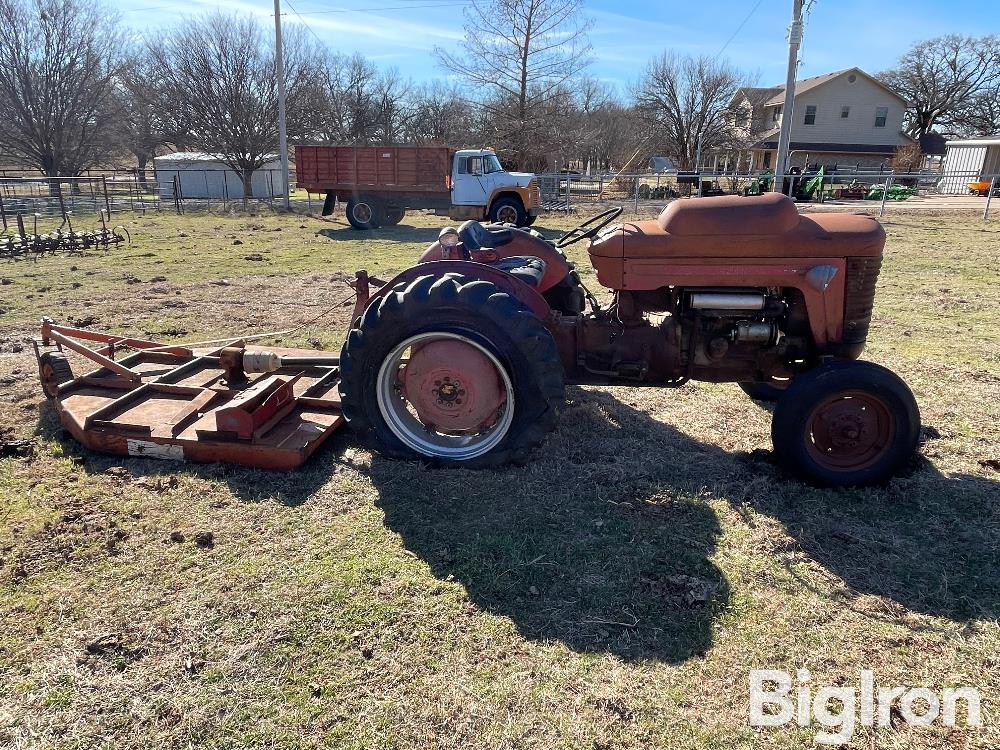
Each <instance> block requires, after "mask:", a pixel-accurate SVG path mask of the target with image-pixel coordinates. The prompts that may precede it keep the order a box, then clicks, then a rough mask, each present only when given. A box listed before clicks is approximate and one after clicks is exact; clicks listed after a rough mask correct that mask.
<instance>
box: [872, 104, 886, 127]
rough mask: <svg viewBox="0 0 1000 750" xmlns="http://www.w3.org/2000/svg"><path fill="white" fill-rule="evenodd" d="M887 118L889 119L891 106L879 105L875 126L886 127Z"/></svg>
mask: <svg viewBox="0 0 1000 750" xmlns="http://www.w3.org/2000/svg"><path fill="white" fill-rule="evenodd" d="M887 119H889V108H888V107H879V108H878V109H876V110H875V127H876V128H884V127H885V121H886V120H887Z"/></svg>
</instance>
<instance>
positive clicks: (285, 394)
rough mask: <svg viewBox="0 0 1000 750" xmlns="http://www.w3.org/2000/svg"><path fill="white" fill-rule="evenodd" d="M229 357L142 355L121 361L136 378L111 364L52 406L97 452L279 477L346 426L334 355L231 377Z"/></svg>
mask: <svg viewBox="0 0 1000 750" xmlns="http://www.w3.org/2000/svg"><path fill="white" fill-rule="evenodd" d="M246 351H247V352H248V353H249V352H254V351H263V350H262V349H254V348H252V347H247V348H246ZM268 351H271V352H274V353H275V354H278V355H281V356H288V357H299V358H301V359H310V358H311V359H314V360H316V359H320V358H321V357H322V356H323V354H324V353H323V352H316V351H302V350H295V349H276V348H270V349H269V350H268ZM222 354H223V352H221V351H219V350H214V351H213V350H203V349H193V350H190V352H189V353H167V352H164V351H138V352H136V353H134V354H132V355H130V356H128V357H124V358H122V359H120V360H118V361H117V364H119V365H121V366H123V367H125V368H128V370H130V371H131V372H133V373H135V374H136V375H137V376H138V377H127V376H123V375H122V374H119V373H117V372H114V371H112V370H110V369H109V368H107V367H104V368H101V369H99V370H96V371H94V372H92V373H90V374H88V375H84V376H82V377H77V378H74V379H73V380H70V381H69V382H66V383H63V384H61V385H60V386H59V387H58V393H57V394H56V395H55V398H54V399H53V404H54V406H55V409H56V411H57V413H58V414H59V419H60V421H61V422H62V425H63V426H64V427H65V428H66V429H67V430H68V431H69V432H70V433H71V434H72V435H73V437H74V438H76V439H77V440H78V441H80V442H81V443H82V444H83V445H85V446H86V447H88V448H91V449H92V450H95V451H100V452H102V453H112V454H118V455H123V456H124V455H128V456H148V457H151V458H162V459H169V460H178V461H198V462H217V461H221V462H227V463H236V464H241V465H243V466H249V467H254V468H261V469H271V470H278V471H286V470H289V469H295V468H298V467H299V466H301V465H302V464H303V463H304V462H305V461H306V459H308V458H309V456H310V455H312V453H313V452H314V451H315V450H316V449H317V448H318V447H319V446H320V445H321V444H322V443H323V441H324V440H326V438H328V437H329V436H330V435H331V434H332V433H333V432H334V431H335V430H336V429H337V428H338V427H340V426H341V425H342V424H343V423H344V418H343V415H342V414H341V412H340V397H339V394H338V393H337V382H338V380H339V367H338V366H337V365H336V359H335V358H334V357H333V356H332V355H329V354H326V357H328V358H329V364H322V365H317V364H293V365H290V366H286V367H281V368H280V369H278V370H276V371H273V372H268V373H253V374H245V373H244V374H242V375H241V376H237V377H233V371H232V370H231V369H230V370H227V368H226V365H225V361H224V360H223V361H222V362H220V355H222Z"/></svg>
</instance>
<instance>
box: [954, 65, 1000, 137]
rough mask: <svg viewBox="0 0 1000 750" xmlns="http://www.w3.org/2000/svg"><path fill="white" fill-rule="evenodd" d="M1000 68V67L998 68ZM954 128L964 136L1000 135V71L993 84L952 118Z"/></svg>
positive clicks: (999, 70)
mask: <svg viewBox="0 0 1000 750" xmlns="http://www.w3.org/2000/svg"><path fill="white" fill-rule="evenodd" d="M998 67H1000V66H998ZM952 120H953V123H954V128H955V130H956V131H958V133H959V134H961V135H963V136H973V137H980V138H982V137H988V136H997V135H1000V69H998V70H997V72H996V74H995V75H994V77H993V83H992V85H990V86H987V87H985V88H984V89H983V90H982V91H980V92H979V93H978V94H976V95H975V96H973V97H970V98H969V100H968V101H967V102H965V103H964V104H963V105H961V106H960V107H959V109H958V112H957V113H956V114H955V115H954V117H953V118H952Z"/></svg>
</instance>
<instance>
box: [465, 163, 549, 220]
mask: <svg viewBox="0 0 1000 750" xmlns="http://www.w3.org/2000/svg"><path fill="white" fill-rule="evenodd" d="M451 204H452V209H451V211H450V212H449V216H451V218H453V219H463V218H480V217H481V216H482V215H483V214H484V213H485V214H486V216H487V218H488V219H490V220H491V221H495V222H498V223H501V224H515V225H517V226H524V225H528V224H531V223H532V222H533V221H534V218H535V217H536V216H537V215H538V213H539V211H540V208H541V206H540V192H539V189H538V180H536V179H535V175H533V174H530V173H526V172H508V171H507V170H505V169H504V168H503V166H502V165H501V164H500V160H499V159H498V158H497V155H496V153H495V152H494V151H493V150H492V149H462V150H460V151H456V152H455V156H454V160H453V162H452V171H451ZM466 207H467V208H466ZM466 214H468V215H466Z"/></svg>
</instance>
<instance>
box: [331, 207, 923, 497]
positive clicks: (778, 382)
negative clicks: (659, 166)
mask: <svg viewBox="0 0 1000 750" xmlns="http://www.w3.org/2000/svg"><path fill="white" fill-rule="evenodd" d="M620 214H621V209H620V208H615V209H612V210H609V211H605V212H603V213H601V214H598V215H596V216H594V217H593V218H591V219H589V220H587V221H586V222H584V223H583V224H581V225H580V226H578V227H577V228H575V229H573V230H571V231H569V232H567V233H566V234H564V235H563V236H562V237H561V238H559V239H558V240H557V241H555V242H551V241H549V240H546V239H545V238H544V237H542V235H540V234H539V233H538V232H535V231H532V230H526V229H516V228H514V227H511V226H507V225H484V224H481V223H479V222H475V221H469V222H466V223H465V224H463V225H462V226H461V228H459V229H458V230H457V231H456V230H454V229H450V228H449V229H446V230H444V231H442V232H441V235H440V237H439V239H438V241H437V242H435V243H434V244H433V245H431V246H430V247H429V248H428V249H427V250H426V251H425V252H424V254H423V256H422V257H421V258H420V262H419V263H418V264H417V265H415V266H413V267H411V268H410V269H408V270H406V271H404V272H403V273H401V274H400V275H398V276H397V277H396V278H394V279H392V280H391V281H390V282H388V283H387V284H386V285H385V286H384V287H382V288H381V290H380V291H379V292H378V293H377V294H374V295H373V296H371V297H370V298H367V297H366V295H365V294H364V293H361V294H359V304H358V308H357V309H358V316H357V318H356V320H355V321H354V324H353V326H352V328H351V330H350V333H349V335H348V338H347V341H346V343H345V344H344V348H343V351H342V353H341V358H340V374H341V381H340V395H341V400H342V403H343V410H344V415H345V417H346V418H347V420H348V422H349V423H350V425H351V426H352V427H353V428H354V430H355V431H356V432H358V433H359V434H361V435H362V436H367V437H370V438H373V439H374V442H375V443H376V446H377V447H378V448H379V450H381V451H382V452H383V453H385V454H388V455H391V456H394V457H401V458H409V459H414V458H422V459H429V460H433V461H436V462H442V463H450V464H455V465H463V466H492V465H498V464H502V463H504V462H508V461H515V462H517V461H522V460H524V458H525V457H526V455H527V453H528V451H530V450H531V449H532V448H534V447H535V446H536V445H537V444H539V443H540V442H541V441H542V439H543V437H544V435H545V433H546V431H548V430H550V429H551V428H552V427H553V425H554V423H555V420H556V417H557V415H558V413H559V410H560V408H561V407H562V405H563V403H564V394H563V388H564V385H565V384H610V385H614V384H619V385H630V386H640V385H642V386H653V387H661V388H664V387H671V388H672V387H677V386H681V385H683V384H684V383H687V382H688V381H689V380H704V381H711V382H733V383H738V384H739V385H740V386H741V387H742V388H743V390H744V391H746V392H747V393H748V394H749V395H750V396H751V397H753V398H756V399H762V400H768V401H774V402H775V406H774V416H773V422H772V430H771V434H772V439H773V443H774V449H775V453H776V455H777V457H778V458H779V459H780V460H781V461H782V462H783V463H784V464H785V465H786V466H787V468H788V469H789V470H790V471H792V472H793V473H795V474H797V475H798V476H800V477H802V478H803V479H806V480H807V481H810V482H813V483H816V484H821V485H828V486H849V485H865V484H871V483H877V482H881V481H885V480H886V479H888V478H889V477H891V476H892V475H893V474H894V473H895V472H897V471H898V470H899V469H900V468H901V467H902V466H903V465H904V464H905V463H907V461H908V460H909V459H910V457H911V455H912V454H913V452H914V450H915V448H916V444H917V438H918V435H919V431H920V415H919V412H918V409H917V404H916V402H915V400H914V398H913V394H912V393H911V392H910V390H909V388H908V387H907V386H906V384H905V383H904V382H903V381H902V380H900V379H899V378H898V377H897V376H896V375H894V374H893V373H892V372H890V371H889V370H887V369H885V368H884V367H881V366H879V365H876V364H873V363H871V362H863V361H859V360H858V357H859V356H860V355H861V352H862V350H863V349H864V346H865V340H866V338H867V335H868V327H869V323H870V321H871V315H872V305H873V302H874V299H875V284H876V281H877V280H878V275H879V268H880V266H881V263H882V249H883V246H884V245H885V232H884V231H883V229H882V227H881V226H880V225H879V223H878V222H877V221H875V220H874V219H871V218H869V217H867V216H862V215H846V214H820V215H813V216H800V215H799V213H798V211H797V210H796V208H795V205H794V204H793V203H792V201H791V200H789V199H788V198H786V197H785V196H782V195H780V194H776V193H771V194H767V195H763V196H760V197H754V198H743V197H735V196H729V197H721V198H701V199H692V200H685V201H675V202H674V203H672V204H671V205H670V206H669V207H668V208H667V209H666V210H664V211H663V213H662V214H660V216H659V217H658V218H656V219H655V220H651V221H641V222H636V223H626V224H616V223H614V222H615V219H617V217H618V216H619V215H620ZM582 240H589V253H590V260H591V263H592V264H593V266H594V269H595V271H596V272H597V278H598V280H599V281H600V283H601V284H602V285H604V286H606V287H608V288H609V289H611V290H612V291H613V296H612V298H611V302H610V303H609V304H607V305H606V306H602V305H601V304H599V302H598V300H597V299H596V298H595V297H594V296H593V295H592V294H591V293H590V292H589V291H588V290H587V288H586V287H585V286H584V285H583V284H582V283H581V281H580V278H579V276H578V274H577V272H576V271H575V270H574V267H573V264H572V263H570V262H569V261H568V260H567V259H566V256H565V255H564V254H563V248H565V247H567V246H568V245H571V244H573V243H575V242H580V241H582ZM362 286H363V285H362ZM359 291H361V292H363V290H359ZM588 308H589V309H588Z"/></svg>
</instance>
